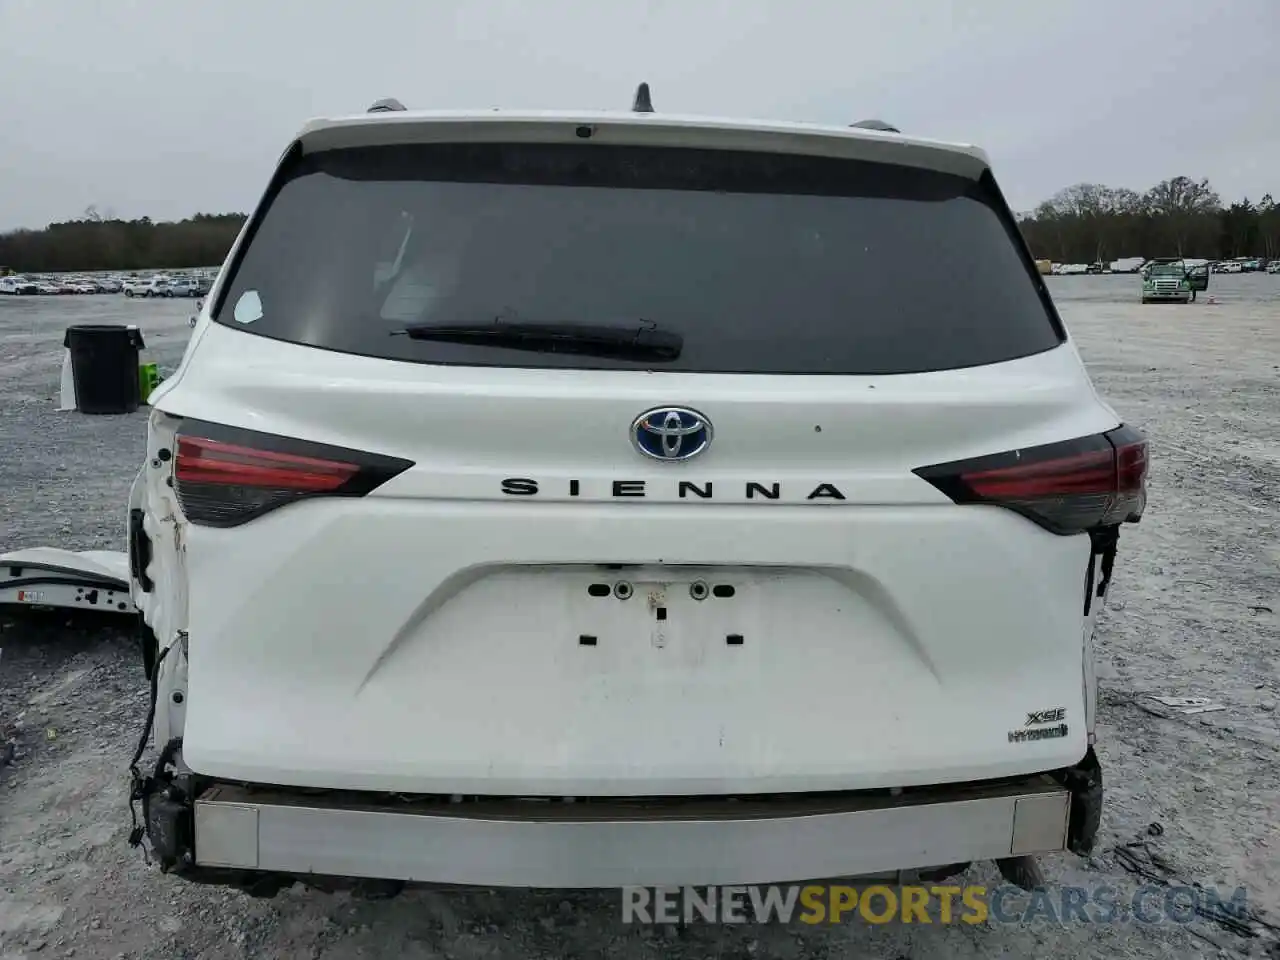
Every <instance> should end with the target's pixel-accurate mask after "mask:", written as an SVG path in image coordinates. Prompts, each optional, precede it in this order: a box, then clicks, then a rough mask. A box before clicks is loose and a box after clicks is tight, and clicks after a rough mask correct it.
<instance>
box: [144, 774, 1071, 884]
mask: <svg viewBox="0 0 1280 960" xmlns="http://www.w3.org/2000/svg"><path fill="white" fill-rule="evenodd" d="M1079 802H1081V797H1080V796H1079V795H1078V794H1073V791H1072V789H1071V786H1070V782H1069V781H1068V782H1067V783H1066V785H1064V784H1063V783H1060V782H1058V781H1057V780H1055V779H1054V778H1051V777H1049V776H1038V777H1034V778H1029V779H1027V780H1022V781H1018V782H1014V783H1001V784H997V785H990V784H988V785H974V786H969V787H965V788H951V789H946V790H937V791H932V790H931V791H921V792H916V793H904V794H902V795H899V796H897V797H890V796H888V795H887V794H884V793H881V794H878V795H876V796H874V797H869V796H867V795H865V794H844V795H837V796H834V797H830V796H828V797H821V798H819V797H782V798H774V799H769V800H764V799H759V800H757V799H753V798H741V799H738V800H724V799H721V800H715V799H710V800H690V801H685V802H679V803H672V802H670V801H665V802H663V801H659V802H656V803H642V802H640V801H620V800H610V801H600V802H580V803H576V804H569V803H563V802H554V803H553V802H545V803H534V804H531V803H530V802H528V801H507V800H494V801H483V802H475V803H467V804H452V805H449V804H444V805H441V804H435V805H432V806H430V807H425V806H423V807H414V806H413V805H412V804H408V803H398V804H396V805H394V806H392V805H390V804H389V803H387V802H383V803H377V802H370V801H369V798H368V797H367V796H366V797H364V798H361V797H358V796H349V797H347V798H339V797H337V796H335V795H328V794H317V795H312V796H307V795H302V794H297V793H284V792H271V791H266V790H250V789H246V788H244V787H238V786H230V785H216V786H213V787H211V788H209V789H207V790H205V792H204V793H203V794H201V795H200V796H199V797H198V799H196V800H195V802H194V815H193V817H192V830H191V833H190V834H189V835H190V836H191V837H192V839H193V840H194V844H193V848H194V849H193V851H191V852H189V853H188V854H187V855H185V856H184V857H183V858H182V859H183V860H184V861H185V864H186V865H185V867H183V868H180V869H179V872H180V873H186V874H188V875H189V876H190V879H192V880H196V881H202V880H203V881H204V882H217V883H235V884H237V885H242V886H247V885H249V879H250V878H252V877H255V876H256V877H263V876H266V875H276V877H277V878H279V877H280V876H282V875H283V876H290V877H295V878H298V879H306V878H307V877H323V878H376V879H383V880H400V881H406V882H413V883H428V884H449V885H481V886H499V887H533V888H593V887H594V888H607V887H620V886H629V885H636V886H666V885H718V884H756V883H768V882H784V881H798V880H807V879H824V878H834V877H851V876H866V875H869V874H878V873H885V872H891V871H899V870H912V869H925V868H929V867H937V866H942V865H946V864H953V863H966V862H970V861H973V860H990V859H998V858H1003V857H1009V856H1019V855H1024V854H1036V853H1045V852H1050V851H1057V850H1063V849H1067V848H1068V847H1070V848H1075V847H1076V846H1077V844H1076V843H1075V842H1073V839H1072V837H1071V834H1072V831H1073V828H1074V825H1075V822H1076V821H1077V819H1078V817H1077V816H1076V811H1075V810H1074V809H1073V805H1076V804H1078V803H1079ZM458 811H461V812H458ZM180 832H185V831H180ZM169 835H170V836H173V835H175V834H174V833H173V832H170V833H169ZM161 855H162V860H163V859H164V853H163V851H162V852H161ZM231 877H238V879H230V878H231Z"/></svg>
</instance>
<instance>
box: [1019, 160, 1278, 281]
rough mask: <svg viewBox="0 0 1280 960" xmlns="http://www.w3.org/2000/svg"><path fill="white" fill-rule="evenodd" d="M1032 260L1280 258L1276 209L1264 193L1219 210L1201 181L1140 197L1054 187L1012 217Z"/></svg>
mask: <svg viewBox="0 0 1280 960" xmlns="http://www.w3.org/2000/svg"><path fill="white" fill-rule="evenodd" d="M1018 220H1019V225H1020V226H1021V228H1022V233H1023V236H1025V237H1026V238H1027V243H1028V244H1029V245H1030V246H1031V250H1032V252H1033V253H1034V254H1035V256H1036V257H1037V258H1039V259H1043V260H1054V261H1057V262H1058V263H1097V262H1102V263H1109V262H1111V261H1113V260H1119V259H1121V258H1123V257H1171V256H1178V257H1202V258H1204V259H1206V260H1230V259H1233V258H1235V257H1265V258H1267V259H1276V258H1280V204H1277V203H1276V202H1275V200H1273V199H1272V197H1271V194H1269V193H1268V194H1266V195H1265V196H1264V197H1263V198H1262V199H1261V200H1259V201H1258V202H1257V203H1254V202H1253V201H1251V200H1249V199H1248V198H1245V199H1243V200H1239V201H1237V202H1235V203H1232V204H1230V205H1227V206H1224V205H1223V203H1222V200H1221V198H1220V197H1219V196H1218V194H1217V192H1216V191H1215V190H1214V189H1213V187H1212V186H1211V185H1210V184H1209V181H1208V180H1203V179H1202V180H1193V179H1191V178H1190V177H1173V178H1172V179H1170V180H1163V181H1161V182H1160V183H1157V184H1156V185H1155V186H1154V187H1152V188H1151V189H1150V190H1147V191H1146V192H1145V193H1139V192H1138V191H1136V190H1127V189H1125V188H1123V187H1107V186H1103V185H1102V184H1098V183H1078V184H1076V185H1075V186H1073V187H1067V188H1066V189H1065V190H1060V191H1058V192H1057V193H1056V194H1054V195H1053V196H1052V197H1050V198H1049V199H1048V200H1046V201H1045V202H1044V203H1042V204H1040V206H1038V207H1036V209H1035V210H1034V211H1033V212H1031V213H1028V214H1024V215H1023V216H1021V217H1019V218H1018Z"/></svg>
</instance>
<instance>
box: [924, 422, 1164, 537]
mask: <svg viewBox="0 0 1280 960" xmlns="http://www.w3.org/2000/svg"><path fill="white" fill-rule="evenodd" d="M915 474H916V475H917V476H919V477H920V478H922V479H924V480H927V481H929V483H931V484H933V485H934V486H935V487H937V488H938V489H939V490H941V491H942V492H943V493H945V494H946V495H947V496H948V497H950V498H951V499H952V500H953V501H955V502H956V503H987V504H992V505H994V506H1000V507H1005V508H1007V509H1010V510H1014V511H1016V512H1018V513H1020V514H1022V515H1023V516H1025V517H1027V518H1028V519H1030V520H1033V521H1035V522H1036V523H1038V524H1039V525H1040V526H1042V527H1044V528H1045V529H1046V530H1050V531H1052V532H1053V533H1057V534H1072V533H1080V532H1083V531H1086V530H1091V529H1095V528H1097V527H1105V526H1111V525H1114V524H1118V523H1124V522H1136V521H1137V520H1138V519H1139V518H1140V517H1141V516H1142V512H1143V510H1144V509H1145V507H1146V499H1147V490H1146V483H1147V441H1146V439H1145V438H1144V437H1143V436H1142V434H1140V433H1138V432H1137V431H1136V430H1134V429H1132V428H1130V427H1123V426H1122V427H1118V428H1116V429H1115V430H1111V431H1109V432H1108V433H1099V434H1094V435H1093V436H1089V437H1079V438H1077V439H1074V440H1065V441H1063V442H1061V443H1050V444H1045V445H1044V446H1038V447H1027V448H1024V449H1022V450H1010V451H1007V452H1005V453H997V454H992V455H990V456H984V457H975V458H973V459H970V460H957V461H953V462H951V463H941V464H936V465H934V466H928V467H920V468H919V469H917V470H916V471H915Z"/></svg>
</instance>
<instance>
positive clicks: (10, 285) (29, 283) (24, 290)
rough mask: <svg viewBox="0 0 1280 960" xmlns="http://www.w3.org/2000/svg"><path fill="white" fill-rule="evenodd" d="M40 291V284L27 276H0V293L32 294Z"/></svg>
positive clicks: (8, 294) (9, 294)
mask: <svg viewBox="0 0 1280 960" xmlns="http://www.w3.org/2000/svg"><path fill="white" fill-rule="evenodd" d="M39 292H40V285H39V284H38V283H37V282H36V281H34V280H29V279H27V278H26V277H19V276H9V277H3V278H0V294H3V295H5V296H10V297H15V296H30V295H32V294H36V293H39Z"/></svg>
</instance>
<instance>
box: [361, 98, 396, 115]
mask: <svg viewBox="0 0 1280 960" xmlns="http://www.w3.org/2000/svg"><path fill="white" fill-rule="evenodd" d="M402 110H404V104H403V103H401V102H400V101H399V100H397V99H396V98H395V97H383V98H382V99H381V100H376V101H374V104H373V106H371V107H370V108H369V109H368V111H367V112H368V113H399V112H400V111H402Z"/></svg>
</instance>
